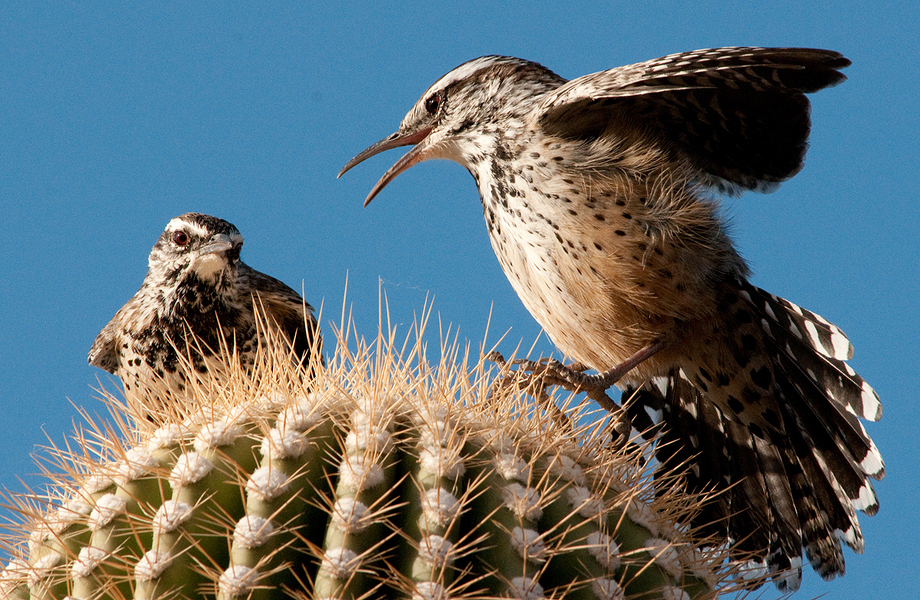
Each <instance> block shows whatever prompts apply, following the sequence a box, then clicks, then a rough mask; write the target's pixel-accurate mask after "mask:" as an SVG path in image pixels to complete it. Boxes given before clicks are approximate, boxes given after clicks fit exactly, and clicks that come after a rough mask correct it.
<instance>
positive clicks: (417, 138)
mask: <svg viewBox="0 0 920 600" xmlns="http://www.w3.org/2000/svg"><path fill="white" fill-rule="evenodd" d="M429 133H431V129H430V128H425V129H421V130H419V131H416V132H413V133H400V132H398V131H397V132H396V133H394V134H392V135H390V136H387V137H385V138H383V139H382V140H380V141H379V142H377V143H376V144H374V145H373V146H371V147H370V148H368V149H367V150H365V151H364V152H362V153H360V154H358V155H357V156H356V157H354V158H353V159H351V160H350V161H348V164H346V165H345V166H344V167H342V170H341V171H339V175H338V176H339V177H341V176H342V175H344V174H345V173H346V172H347V171H348V170H349V169H351V168H352V167H354V166H355V165H357V164H359V163H362V162H364V161H365V160H367V159H368V158H370V157H372V156H374V155H375V154H380V153H381V152H383V151H385V150H390V149H391V148H398V147H399V146H408V145H409V144H416V146H415V147H414V148H412V149H411V150H409V151H408V152H406V154H405V155H403V157H402V158H400V159H399V160H398V161H396V164H395V165H393V166H392V167H390V168H389V170H388V171H387V172H386V173H384V174H383V177H381V178H380V181H378V182H377V183H376V185H374V187H373V188H371V191H370V193H369V194H368V195H367V199H366V200H365V201H364V206H367V205H368V204H370V203H371V200H373V199H374V196H376V195H377V194H379V193H380V190H382V189H383V188H385V187H386V185H387V184H388V183H390V182H391V181H393V180H394V179H396V176H397V175H399V174H400V173H402V172H403V171H405V170H406V169H408V168H409V167H411V166H412V165H415V164H418V163H420V162H422V161H423V160H425V156H424V155H423V154H422V151H423V150H424V149H425V148H426V145H425V144H423V143H422V142H424V140H425V138H427V137H428V134H429Z"/></svg>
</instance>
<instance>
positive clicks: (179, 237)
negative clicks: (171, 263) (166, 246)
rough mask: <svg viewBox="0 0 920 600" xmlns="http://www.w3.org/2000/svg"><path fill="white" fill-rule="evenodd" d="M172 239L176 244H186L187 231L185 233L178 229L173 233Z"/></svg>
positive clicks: (187, 241) (187, 239)
mask: <svg viewBox="0 0 920 600" xmlns="http://www.w3.org/2000/svg"><path fill="white" fill-rule="evenodd" d="M172 241H173V243H174V244H175V245H177V246H188V243H189V237H188V234H187V233H185V232H184V231H182V230H179V231H176V232H175V233H173V236H172Z"/></svg>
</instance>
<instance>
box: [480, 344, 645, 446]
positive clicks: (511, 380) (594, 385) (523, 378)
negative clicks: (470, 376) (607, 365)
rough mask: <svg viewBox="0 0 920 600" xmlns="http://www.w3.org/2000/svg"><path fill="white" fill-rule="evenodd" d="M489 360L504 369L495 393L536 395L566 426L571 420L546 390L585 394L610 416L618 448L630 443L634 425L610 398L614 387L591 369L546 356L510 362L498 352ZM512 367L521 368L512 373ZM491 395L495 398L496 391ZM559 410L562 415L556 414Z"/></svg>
mask: <svg viewBox="0 0 920 600" xmlns="http://www.w3.org/2000/svg"><path fill="white" fill-rule="evenodd" d="M485 358H486V360H489V361H491V362H494V363H495V364H497V365H498V366H499V367H500V368H501V370H502V375H501V376H500V377H499V378H498V379H496V381H495V382H494V383H493V392H494V391H497V390H499V389H505V388H508V387H512V386H516V387H517V388H518V389H522V390H525V391H526V392H528V393H530V394H531V395H533V396H534V398H536V399H537V401H538V402H539V403H541V404H543V405H545V406H552V407H553V408H554V409H555V410H554V411H553V412H554V418H555V419H557V420H558V419H564V420H565V422H566V423H567V422H568V417H566V416H565V415H564V413H562V410H561V409H559V408H558V407H557V406H556V405H555V404H553V403H552V400H551V399H550V397H549V394H548V393H547V392H546V388H548V387H550V386H553V385H555V386H559V387H561V388H563V389H565V390H567V391H569V392H572V393H575V394H577V393H581V392H584V393H585V395H586V396H587V397H588V398H590V399H591V400H594V401H595V402H597V403H598V404H599V405H600V406H601V408H603V409H604V410H606V411H608V412H609V413H610V415H611V419H612V422H611V427H612V429H613V432H614V435H613V440H612V445H613V447H614V449H616V450H619V449H620V448H622V447H623V446H625V445H626V442H628V441H629V434H630V431H631V430H632V424H631V423H630V419H629V416H628V415H627V414H626V411H625V410H623V409H622V408H621V407H620V406H619V405H618V404H617V403H616V402H614V401H613V400H612V399H611V398H610V396H608V395H607V388H608V387H609V386H610V385H611V384H607V383H606V380H605V379H603V378H598V377H597V376H592V375H587V374H585V373H584V372H585V371H587V370H588V367H587V366H585V365H583V364H582V363H580V362H574V363H572V364H569V365H565V364H563V363H561V362H560V361H558V360H556V359H555V358H546V357H544V358H541V359H539V360H536V361H533V360H527V359H520V358H518V359H512V360H510V361H506V360H505V357H504V356H502V355H501V354H500V353H499V352H495V351H493V352H490V353H488V354H487V355H486V357H485ZM512 367H517V369H516V370H512ZM489 395H490V396H491V395H492V392H490V394H489ZM557 411H558V414H555V413H556V412H557Z"/></svg>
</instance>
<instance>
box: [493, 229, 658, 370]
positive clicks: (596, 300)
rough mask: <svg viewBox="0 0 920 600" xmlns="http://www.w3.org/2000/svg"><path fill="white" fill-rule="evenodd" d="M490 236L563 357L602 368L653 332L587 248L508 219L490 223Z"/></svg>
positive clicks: (520, 292)
mask: <svg viewBox="0 0 920 600" xmlns="http://www.w3.org/2000/svg"><path fill="white" fill-rule="evenodd" d="M490 239H491V242H492V248H493V250H494V251H495V254H496V256H497V257H498V259H499V262H500V263H501V266H502V269H503V270H504V272H505V275H506V276H507V277H508V280H509V282H510V283H511V286H512V287H513V288H514V291H515V292H517V294H518V297H520V299H521V301H522V302H523V303H524V306H525V307H526V308H527V310H528V311H530V314H531V315H533V317H534V318H535V319H536V320H537V322H538V323H540V325H541V326H542V327H543V329H544V330H545V332H546V334H547V335H548V336H549V337H550V339H551V340H552V341H553V343H554V344H555V345H556V346H557V347H558V348H559V349H560V350H561V351H562V352H564V353H565V354H566V356H567V357H569V358H572V359H574V360H577V361H579V362H582V363H584V364H586V365H589V366H591V367H593V368H595V369H598V370H606V369H609V368H612V367H614V366H616V365H618V364H619V363H621V362H622V361H624V360H626V359H627V358H629V357H630V356H631V355H632V354H633V353H635V352H636V351H638V350H639V349H640V348H642V347H643V346H644V345H646V344H648V343H649V342H650V341H652V339H653V338H654V333H652V332H650V331H648V328H647V326H646V325H647V322H646V320H645V319H643V318H642V317H639V316H637V315H636V314H635V313H636V311H635V310H632V307H630V306H629V305H628V304H626V303H623V302H622V301H620V299H619V298H618V294H617V293H616V292H615V290H613V289H612V288H611V286H610V285H609V282H608V281H607V280H606V278H605V276H604V275H603V274H602V273H601V272H600V271H598V270H596V269H592V268H591V266H590V265H591V263H592V262H593V261H594V260H596V259H597V257H593V258H592V257H589V256H587V255H588V254H590V253H591V249H589V248H587V247H582V246H580V245H579V246H577V247H576V248H570V247H568V245H567V244H565V243H562V244H560V243H559V241H558V239H557V237H556V231H555V230H553V229H552V228H551V227H549V228H546V229H542V228H539V227H534V226H530V227H515V224H512V223H504V224H503V227H501V228H493V229H492V231H490Z"/></svg>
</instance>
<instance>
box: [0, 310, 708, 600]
mask: <svg viewBox="0 0 920 600" xmlns="http://www.w3.org/2000/svg"><path fill="white" fill-rule="evenodd" d="M419 329H421V328H418V329H416V330H414V331H413V336H412V337H413V338H414V339H415V340H416V341H415V342H413V343H408V344H403V345H401V346H398V345H396V344H395V343H393V340H394V339H395V338H394V336H393V335H392V333H390V334H382V335H381V336H380V337H379V338H378V339H377V340H376V341H375V343H374V344H372V345H367V344H365V343H364V342H363V341H361V340H357V341H353V342H352V345H353V346H356V347H355V348H354V349H350V348H349V347H348V346H347V344H345V342H344V339H345V338H347V331H346V334H345V335H341V336H340V340H339V346H338V350H337V351H336V354H335V356H333V357H331V359H330V360H329V361H328V362H329V366H328V367H326V368H325V369H324V370H320V373H319V375H318V376H317V378H316V379H315V380H312V381H309V382H306V383H305V382H303V381H302V379H303V378H302V377H300V374H298V373H293V372H291V369H290V367H286V366H285V365H289V364H290V361H287V360H276V359H277V358H279V357H266V360H264V361H262V362H261V363H260V364H258V365H257V366H256V367H255V370H254V371H253V372H250V373H237V374H235V375H234V376H233V377H231V378H230V380H226V379H224V380H223V381H221V382H219V383H213V384H207V383H201V384H200V385H199V386H197V387H196V388H194V389H193V390H192V392H191V393H190V395H189V397H187V398H163V397H159V398H158V400H159V402H158V403H157V404H159V405H164V406H172V407H173V409H174V410H171V412H170V414H168V415H167V414H164V415H162V417H163V421H164V422H163V423H162V424H160V425H159V426H156V425H155V424H153V423H151V422H150V421H148V420H146V419H140V420H135V419H134V418H133V416H132V415H131V414H130V412H129V413H124V412H121V411H122V410H124V409H125V407H124V405H120V404H119V402H118V400H117V399H116V398H115V397H114V396H112V395H110V394H105V395H104V396H105V399H106V401H107V402H108V403H109V404H110V405H111V406H112V407H113V408H112V410H113V416H114V418H113V419H108V420H107V422H109V423H111V422H115V423H120V424H121V425H120V426H119V427H115V428H113V427H111V426H103V425H100V424H98V423H95V422H93V421H92V420H89V421H88V423H87V424H86V425H84V427H83V429H82V430H81V431H79V432H78V434H77V435H76V437H75V439H76V440H77V442H78V443H77V444H69V445H68V448H67V451H64V450H60V449H58V450H52V451H51V456H50V457H49V460H50V461H51V463H52V464H53V465H54V466H55V467H56V469H52V468H47V469H46V470H47V471H49V472H51V473H56V474H53V478H54V481H53V482H52V485H51V490H52V494H51V496H52V497H51V498H50V499H47V498H46V499H44V500H42V499H39V498H37V497H30V496H26V495H10V496H9V499H10V500H12V502H13V504H14V505H15V507H17V510H18V511H19V512H20V513H21V515H22V519H21V520H22V523H21V524H20V525H19V526H18V528H17V531H15V532H11V534H9V535H7V536H6V540H5V541H6V543H5V546H6V547H7V551H8V552H9V553H10V554H12V555H13V558H12V560H11V561H10V562H9V563H8V565H7V566H6V568H5V570H4V571H3V573H2V575H0V596H2V597H6V598H23V599H24V598H35V599H51V598H65V597H70V598H84V599H97V598H114V599H120V598H138V599H154V598H164V599H166V598H218V599H226V600H230V599H235V598H253V599H256V598H285V597H290V598H315V599H326V598H349V599H360V598H402V597H406V598H413V599H415V598H418V599H424V600H435V599H437V600H440V599H442V598H443V599H447V598H494V597H508V598H522V599H537V598H551V597H560V598H561V597H565V598H600V599H604V600H606V599H616V598H624V597H628V598H673V599H679V598H701V597H711V596H714V595H716V591H717V589H718V586H719V582H720V581H721V578H722V576H723V575H724V573H725V569H724V566H723V560H722V559H723V555H722V554H720V553H719V552H718V551H716V550H713V551H711V552H709V553H708V554H706V553H703V552H701V551H700V550H698V549H696V548H698V547H699V544H698V542H699V540H694V539H693V538H692V532H687V531H685V530H683V529H682V528H680V527H677V526H676V525H675V523H676V518H677V517H678V516H680V515H681V514H682V513H684V512H685V511H689V510H692V509H693V505H694V502H695V500H698V499H694V498H687V497H685V496H682V495H680V494H678V493H674V494H670V495H669V494H661V493H660V492H659V493H658V494H654V493H653V492H652V491H651V490H650V486H649V485H648V483H647V481H646V479H645V478H644V472H643V469H642V468H641V467H640V461H641V452H640V451H638V450H631V451H621V452H613V451H612V450H610V449H609V448H608V445H607V444H606V441H607V439H606V438H605V435H604V433H603V426H602V424H597V421H596V420H594V419H588V418H580V417H579V415H578V414H576V412H575V411H569V415H568V417H567V418H565V419H559V418H558V416H559V415H558V414H556V415H551V414H549V413H546V412H544V411H541V410H538V409H535V408H534V406H533V404H532V403H529V402H528V401H527V399H526V398H524V397H522V395H521V394H519V393H512V392H510V391H500V392H497V393H494V394H492V395H490V394H489V392H490V389H491V388H490V382H491V380H492V379H493V378H494V372H492V371H490V370H489V369H488V367H487V366H484V364H483V362H482V361H479V362H477V364H475V365H473V366H471V365H470V364H469V361H468V356H467V355H461V353H460V351H459V345H458V344H457V343H456V342H454V343H453V344H450V345H445V346H444V347H442V348H441V357H440V359H439V360H438V361H437V362H436V363H430V362H429V361H428V360H427V358H426V356H425V346H424V344H423V343H422V342H421V341H419V340H421V334H420V331H419ZM467 354H468V353H467ZM493 391H494V390H493ZM150 393H158V392H157V391H156V390H151V392H150ZM582 423H584V424H583V425H582Z"/></svg>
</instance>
